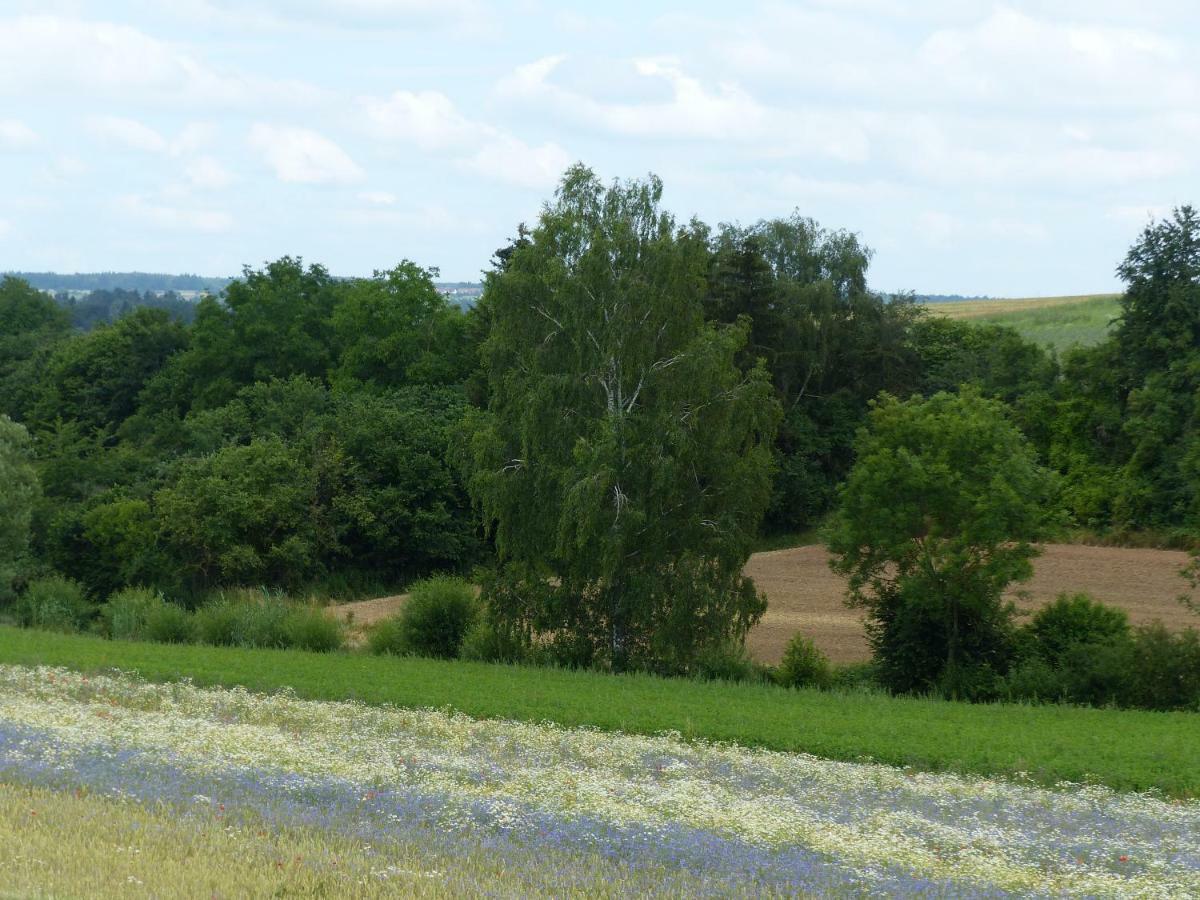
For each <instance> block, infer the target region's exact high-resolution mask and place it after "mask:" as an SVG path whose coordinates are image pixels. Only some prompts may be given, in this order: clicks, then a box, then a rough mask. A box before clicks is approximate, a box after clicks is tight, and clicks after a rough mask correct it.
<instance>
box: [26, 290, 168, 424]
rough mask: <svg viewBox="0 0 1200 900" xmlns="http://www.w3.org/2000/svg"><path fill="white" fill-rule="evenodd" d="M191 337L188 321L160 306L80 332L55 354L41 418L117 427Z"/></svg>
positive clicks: (38, 410)
mask: <svg viewBox="0 0 1200 900" xmlns="http://www.w3.org/2000/svg"><path fill="white" fill-rule="evenodd" d="M186 343H187V333H186V331H185V330H184V327H183V326H182V325H180V324H179V323H178V322H175V321H172V320H171V318H170V317H169V316H168V315H167V314H166V313H165V312H163V311H162V310H155V309H138V310H136V311H134V312H132V313H130V314H129V315H127V316H123V317H122V318H120V319H118V320H117V321H116V322H115V323H114V324H112V325H104V326H101V327H99V328H97V329H95V330H94V331H91V332H88V333H86V334H79V335H76V336H75V337H73V338H71V339H70V340H68V341H66V342H64V343H61V344H60V345H59V346H58V349H57V350H55V352H54V355H53V356H51V357H50V359H49V361H48V363H47V366H46V371H45V373H44V374H43V378H42V391H41V396H40V397H39V398H38V401H37V404H36V405H35V407H34V410H33V415H34V417H35V418H36V419H37V420H38V421H39V422H50V421H53V420H54V419H56V418H63V419H69V420H72V421H75V422H78V423H79V424H80V426H81V427H82V428H83V429H84V431H85V432H86V431H101V430H105V429H109V430H112V429H115V428H116V427H118V426H119V425H120V424H121V423H122V422H124V421H125V420H126V419H127V418H129V417H130V416H131V415H133V413H134V412H135V411H136V410H137V404H138V396H139V394H140V393H141V391H142V388H144V387H145V386H146V384H147V382H148V381H149V380H150V379H151V378H152V377H153V376H154V375H155V373H157V372H158V370H159V369H161V368H162V367H163V365H164V364H165V363H166V361H167V359H168V358H169V357H170V356H171V355H172V354H174V353H176V352H177V351H179V350H181V349H182V348H183V347H184V346H185V345H186Z"/></svg>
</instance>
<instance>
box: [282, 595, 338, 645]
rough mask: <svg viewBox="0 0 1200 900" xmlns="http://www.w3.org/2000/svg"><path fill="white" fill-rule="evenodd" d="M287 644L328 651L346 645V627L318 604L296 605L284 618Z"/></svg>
mask: <svg viewBox="0 0 1200 900" xmlns="http://www.w3.org/2000/svg"><path fill="white" fill-rule="evenodd" d="M284 632H285V633H286V635H287V646H288V647H291V648H293V649H295V650H310V651H312V652H314V653H328V652H330V651H332V650H341V649H342V647H344V646H345V645H346V629H345V627H344V626H343V625H342V623H341V622H340V621H339V620H338V619H335V618H333V616H330V615H327V614H326V612H325V610H324V609H322V608H321V607H319V606H313V605H309V604H302V605H296V606H294V607H292V609H290V610H289V611H288V614H287V617H286V619H285V620H284Z"/></svg>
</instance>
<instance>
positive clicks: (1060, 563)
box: [329, 544, 1200, 664]
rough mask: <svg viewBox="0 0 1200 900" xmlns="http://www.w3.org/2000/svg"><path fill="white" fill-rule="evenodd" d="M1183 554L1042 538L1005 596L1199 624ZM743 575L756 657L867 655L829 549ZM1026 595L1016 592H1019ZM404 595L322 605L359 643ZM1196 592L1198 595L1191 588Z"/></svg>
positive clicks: (777, 553)
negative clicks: (751, 605) (801, 651)
mask: <svg viewBox="0 0 1200 900" xmlns="http://www.w3.org/2000/svg"><path fill="white" fill-rule="evenodd" d="M1187 560H1188V555H1187V554H1186V553H1184V552H1182V551H1179V550H1142V549H1129V548H1125V547H1090V546H1086V545H1082V544H1047V545H1046V547H1045V552H1044V553H1043V554H1042V556H1041V557H1039V558H1038V559H1037V560H1035V561H1034V575H1033V578H1032V579H1031V580H1030V581H1029V582H1027V583H1026V584H1024V585H1020V586H1018V587H1017V588H1016V589H1014V590H1013V591H1011V592H1010V594H1009V596H1010V599H1012V600H1013V601H1014V602H1016V604H1017V606H1018V607H1019V608H1021V609H1022V610H1025V611H1026V612H1032V611H1033V610H1036V609H1038V608H1039V607H1041V606H1043V605H1045V604H1046V603H1049V602H1050V601H1051V600H1053V599H1054V598H1055V597H1056V596H1058V594H1059V593H1061V592H1063V591H1067V592H1070V593H1075V592H1078V591H1086V592H1087V593H1089V594H1091V595H1092V596H1094V597H1095V598H1096V599H1097V600H1100V601H1101V602H1103V603H1109V604H1112V605H1113V606H1119V607H1121V608H1122V609H1124V610H1126V611H1127V612H1128V613H1129V619H1130V621H1131V622H1133V624H1135V625H1143V624H1147V623H1149V622H1152V621H1154V620H1155V619H1158V620H1160V621H1162V622H1163V623H1164V624H1166V625H1167V627H1168V628H1173V629H1181V628H1186V627H1187V626H1189V625H1200V617H1197V616H1196V615H1195V614H1193V613H1191V612H1189V611H1188V610H1187V609H1185V608H1184V607H1183V606H1182V605H1181V604H1180V603H1179V602H1178V600H1177V598H1178V597H1179V595H1180V594H1182V593H1184V592H1185V591H1184V589H1185V588H1186V586H1187V585H1186V583H1185V582H1184V580H1183V579H1182V578H1180V577H1179V570H1180V569H1182V568H1183V567H1184V565H1185V564H1186V563H1187ZM746 574H748V575H750V576H751V577H752V578H753V579H754V581H755V583H756V584H757V585H758V587H759V590H761V591H762V592H763V593H764V594H766V596H767V613H766V615H765V616H763V619H762V621H761V622H759V623H758V625H756V626H755V627H754V629H753V630H751V632H750V635H749V638H748V639H747V641H746V645H747V647H748V648H749V650H750V654H751V655H752V656H753V657H754V658H755V659H757V660H759V661H760V662H764V663H771V664H775V663H778V662H779V660H780V658H781V657H782V656H783V650H784V647H786V646H787V642H788V641H789V640H791V638H792V635H794V634H795V633H796V632H797V631H803V632H804V633H805V634H806V635H808V636H809V637H810V638H812V640H813V643H815V644H816V645H817V647H819V648H820V649H821V650H822V651H824V652H825V653H826V654H827V655H828V656H829V658H830V659H831V660H832V661H833V662H835V663H838V664H846V663H854V662H862V661H864V660H866V659H867V658H868V657H869V656H870V651H869V648H868V647H867V641H866V636H865V634H864V633H863V619H862V613H861V612H860V611H858V610H853V609H848V608H847V607H846V605H845V603H844V602H843V597H844V596H845V590H846V583H845V580H844V579H842V578H841V577H839V576H837V575H835V574H834V573H833V572H832V571H830V569H829V555H828V554H827V553H826V552H825V548H823V547H821V546H818V545H810V546H806V547H793V548H790V549H787V550H770V551H767V552H765V553H756V554H754V555H753V556H752V557H750V562H749V563H747V565H746ZM1020 591H1024V592H1027V593H1028V597H1021V596H1019V592H1020ZM407 596H408V595H407V594H398V595H396V596H394V597H380V598H377V599H375V600H362V601H359V602H357V603H343V604H340V605H338V606H332V607H330V608H329V612H330V614H331V615H335V616H337V617H338V618H340V619H342V620H343V621H346V622H348V623H349V624H350V642H351V643H352V644H358V643H361V642H362V639H363V631H364V629H365V628H367V627H368V626H370V625H372V624H374V623H375V622H378V621H379V620H380V619H383V618H386V617H387V616H390V615H392V614H393V613H395V612H397V611H398V610H399V609H400V607H401V606H402V605H403V603H404V600H405V599H406V598H407ZM1197 599H1200V594H1198V595H1197Z"/></svg>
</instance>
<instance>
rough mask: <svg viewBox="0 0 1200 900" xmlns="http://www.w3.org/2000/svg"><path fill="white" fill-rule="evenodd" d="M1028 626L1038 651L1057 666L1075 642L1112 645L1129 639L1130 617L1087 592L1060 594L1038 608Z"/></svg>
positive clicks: (1052, 664)
mask: <svg viewBox="0 0 1200 900" xmlns="http://www.w3.org/2000/svg"><path fill="white" fill-rule="evenodd" d="M1028 629H1029V633H1030V635H1031V636H1032V637H1033V639H1034V644H1035V650H1036V652H1037V654H1038V655H1039V656H1041V657H1042V659H1044V660H1045V661H1046V662H1047V663H1049V664H1050V665H1051V666H1057V665H1059V663H1060V662H1061V661H1062V659H1063V656H1064V655H1065V654H1066V653H1067V652H1068V650H1070V648H1071V647H1074V646H1075V645H1077V644H1111V643H1115V642H1117V641H1121V640H1124V639H1126V638H1128V637H1129V617H1128V616H1127V615H1126V614H1125V611H1124V610H1121V609H1117V608H1115V607H1112V606H1105V605H1104V604H1103V603H1099V602H1097V601H1096V600H1093V599H1092V598H1091V597H1090V596H1088V595H1087V594H1075V595H1073V596H1068V595H1067V594H1059V595H1058V598H1057V599H1056V600H1055V601H1054V602H1053V603H1050V604H1048V605H1047V606H1045V607H1043V608H1042V609H1040V610H1038V611H1037V613H1036V614H1035V615H1034V617H1033V619H1032V620H1031V621H1030V623H1029V626H1028Z"/></svg>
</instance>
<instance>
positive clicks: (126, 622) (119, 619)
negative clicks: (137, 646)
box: [100, 587, 166, 641]
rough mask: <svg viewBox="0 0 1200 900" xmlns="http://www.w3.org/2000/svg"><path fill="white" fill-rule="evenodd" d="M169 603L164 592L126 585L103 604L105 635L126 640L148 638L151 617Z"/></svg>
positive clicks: (101, 616) (102, 629) (101, 612)
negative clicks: (164, 596)
mask: <svg viewBox="0 0 1200 900" xmlns="http://www.w3.org/2000/svg"><path fill="white" fill-rule="evenodd" d="M165 605H166V601H165V600H163V596H162V594H160V593H159V592H158V591H156V590H153V589H151V588H145V587H131V588H125V590H123V591H118V592H117V593H115V594H113V595H112V596H111V597H109V598H108V602H106V603H105V604H104V605H103V606H101V607H100V631H101V633H102V634H103V635H104V636H105V637H110V638H115V639H117V640H122V641H144V640H148V639H149V637H150V635H149V623H150V619H151V617H152V616H153V614H154V613H155V611H156V610H158V609H159V608H160V607H162V606H165Z"/></svg>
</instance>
